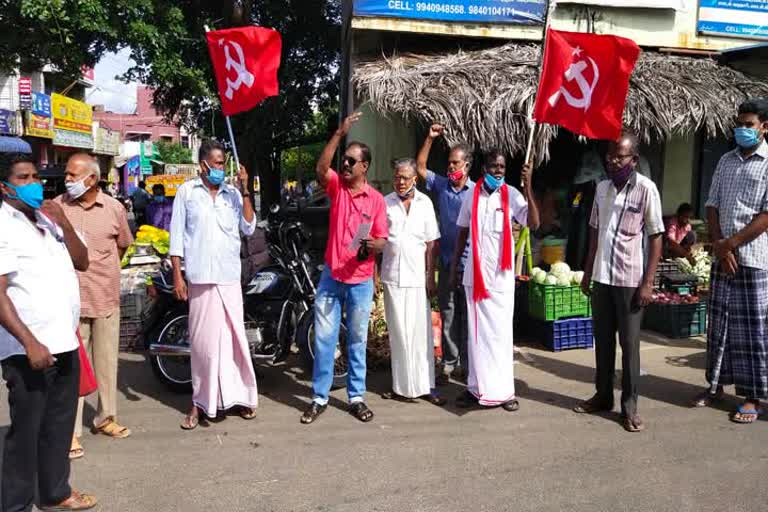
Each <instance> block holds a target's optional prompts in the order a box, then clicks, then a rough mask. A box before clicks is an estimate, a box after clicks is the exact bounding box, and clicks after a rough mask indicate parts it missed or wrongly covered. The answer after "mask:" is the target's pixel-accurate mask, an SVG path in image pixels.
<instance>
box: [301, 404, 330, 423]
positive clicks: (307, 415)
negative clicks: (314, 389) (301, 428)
mask: <svg viewBox="0 0 768 512" xmlns="http://www.w3.org/2000/svg"><path fill="white" fill-rule="evenodd" d="M327 408H328V405H327V404H326V405H320V404H319V403H317V402H312V404H311V405H310V406H309V407H308V408H307V410H305V411H304V414H302V415H301V422H302V423H303V424H304V425H309V424H310V423H312V422H313V421H315V420H316V419H317V417H318V416H320V415H321V414H323V413H324V412H325V410H326V409H327Z"/></svg>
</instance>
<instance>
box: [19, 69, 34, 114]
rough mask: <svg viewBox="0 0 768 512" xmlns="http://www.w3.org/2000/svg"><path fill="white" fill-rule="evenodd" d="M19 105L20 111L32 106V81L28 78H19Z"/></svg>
mask: <svg viewBox="0 0 768 512" xmlns="http://www.w3.org/2000/svg"><path fill="white" fill-rule="evenodd" d="M19 105H20V106H21V109H22V110H29V109H30V107H31V106H32V79H31V78H30V77H28V76H20V77H19Z"/></svg>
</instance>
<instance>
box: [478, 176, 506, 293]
mask: <svg viewBox="0 0 768 512" xmlns="http://www.w3.org/2000/svg"><path fill="white" fill-rule="evenodd" d="M484 182H485V178H483V179H481V180H480V181H478V182H477V184H475V190H474V196H473V197H472V282H473V287H474V292H473V295H472V299H473V300H474V301H475V302H480V301H481V300H484V299H487V298H488V297H489V295H488V290H487V289H486V288H485V279H483V269H482V265H481V263H480V244H479V242H478V240H479V236H478V229H479V228H478V222H477V203H478V201H479V200H480V189H481V188H483V183H484ZM501 208H502V210H503V212H504V228H503V229H504V231H503V237H502V239H501V245H502V249H501V270H502V271H504V270H512V244H513V241H512V226H511V225H510V222H509V189H508V188H507V184H506V183H505V184H503V185H502V186H501Z"/></svg>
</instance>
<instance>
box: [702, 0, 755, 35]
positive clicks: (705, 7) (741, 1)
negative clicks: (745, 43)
mask: <svg viewBox="0 0 768 512" xmlns="http://www.w3.org/2000/svg"><path fill="white" fill-rule="evenodd" d="M697 31H698V32H699V33H700V34H709V35H716V36H721V37H735V38H739V39H768V0H699V21H698V24H697Z"/></svg>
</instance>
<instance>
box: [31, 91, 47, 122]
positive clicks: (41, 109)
mask: <svg viewBox="0 0 768 512" xmlns="http://www.w3.org/2000/svg"><path fill="white" fill-rule="evenodd" d="M32 113H33V114H35V115H38V116H42V117H51V97H50V96H48V95H47V94H42V93H39V92H33V93H32Z"/></svg>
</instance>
